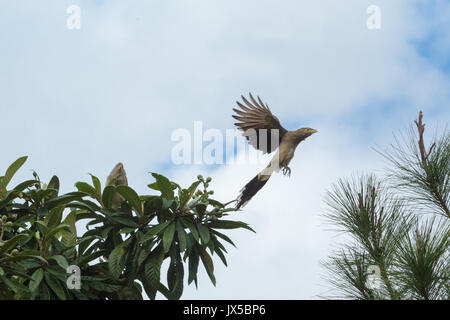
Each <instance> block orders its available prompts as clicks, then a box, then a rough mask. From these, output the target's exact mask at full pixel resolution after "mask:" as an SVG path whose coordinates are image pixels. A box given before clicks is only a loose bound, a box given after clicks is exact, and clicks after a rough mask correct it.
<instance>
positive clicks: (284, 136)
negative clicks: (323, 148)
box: [233, 93, 317, 209]
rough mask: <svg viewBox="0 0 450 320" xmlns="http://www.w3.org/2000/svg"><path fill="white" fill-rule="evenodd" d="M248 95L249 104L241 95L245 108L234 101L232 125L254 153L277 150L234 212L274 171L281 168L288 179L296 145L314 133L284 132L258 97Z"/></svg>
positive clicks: (306, 129)
mask: <svg viewBox="0 0 450 320" xmlns="http://www.w3.org/2000/svg"><path fill="white" fill-rule="evenodd" d="M249 95H250V100H251V102H250V101H248V100H247V99H246V98H245V97H244V96H241V97H242V101H243V102H244V104H245V105H244V104H242V103H240V102H239V101H236V103H237V105H238V106H239V107H240V109H235V108H233V110H234V112H236V114H237V115H233V118H234V119H236V120H238V121H240V122H238V123H235V125H236V126H237V127H238V129H239V130H241V131H243V135H244V136H245V137H246V138H247V140H248V142H249V143H250V145H252V146H253V147H254V148H256V149H257V150H261V151H262V152H263V153H271V152H273V151H275V150H276V149H277V148H278V150H277V152H276V153H275V155H274V156H273V158H272V160H271V161H270V163H269V164H268V165H267V167H266V168H265V169H264V170H262V171H261V172H260V173H258V174H257V175H256V177H254V178H253V179H252V180H251V181H250V182H249V183H247V184H246V185H245V187H244V188H242V190H241V192H240V195H239V197H238V199H237V204H236V209H239V208H241V207H243V206H244V205H245V204H246V203H247V202H248V201H249V200H250V199H251V198H252V197H253V196H254V195H255V194H256V193H257V192H258V191H259V190H260V189H261V188H262V187H263V186H264V185H265V184H266V182H267V181H268V180H269V178H270V176H271V175H272V173H273V172H278V171H279V170H280V168H281V169H282V171H283V174H284V175H286V174H287V175H288V176H290V175H291V169H290V168H289V167H288V165H289V163H290V161H291V160H292V158H293V157H294V152H295V149H296V148H297V146H298V144H299V143H300V142H301V141H303V140H305V139H306V138H307V137H309V136H310V135H312V134H313V133H316V132H317V130H314V129H311V128H301V129H298V130H294V131H288V130H286V129H285V128H283V126H282V125H281V124H280V120H278V118H277V117H276V116H274V115H273V114H272V112H271V111H270V109H269V107H268V105H267V104H264V103H263V102H262V101H261V98H260V97H257V98H258V101H256V100H255V98H253V96H252V94H251V93H250V94H249Z"/></svg>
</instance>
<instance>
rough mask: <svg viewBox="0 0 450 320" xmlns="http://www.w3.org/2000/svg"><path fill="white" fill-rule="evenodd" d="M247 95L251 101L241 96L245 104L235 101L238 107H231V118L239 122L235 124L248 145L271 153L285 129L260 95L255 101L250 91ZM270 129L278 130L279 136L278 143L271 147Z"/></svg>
mask: <svg viewBox="0 0 450 320" xmlns="http://www.w3.org/2000/svg"><path fill="white" fill-rule="evenodd" d="M249 95H250V100H251V102H250V101H248V100H247V99H246V98H245V97H244V96H242V101H243V102H244V104H245V105H244V104H242V103H240V102H239V101H236V103H237V105H238V106H239V107H240V109H235V108H233V110H234V112H236V115H233V118H234V119H236V120H238V121H240V122H238V123H235V125H236V126H237V127H238V129H239V130H241V131H243V135H244V136H245V137H246V138H247V140H248V142H249V143H250V145H252V146H253V147H254V148H256V149H257V150H261V151H262V152H263V153H271V152H272V151H274V150H275V149H276V148H277V147H278V145H279V144H280V143H281V139H282V138H283V136H284V135H285V134H286V132H287V130H286V129H285V128H283V127H282V126H281V124H280V120H278V118H277V117H275V116H274V115H273V114H272V112H271V111H270V109H269V107H268V106H267V104H264V103H263V102H262V100H261V98H260V97H257V98H258V101H257V100H255V98H253V96H252V94H251V93H250V94H249ZM272 129H277V130H278V138H279V139H278V143H277V144H275V145H274V146H273V147H272V134H271V130H272ZM253 130H254V131H253ZM272 149H273V150H272Z"/></svg>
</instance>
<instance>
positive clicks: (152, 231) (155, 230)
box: [141, 221, 172, 242]
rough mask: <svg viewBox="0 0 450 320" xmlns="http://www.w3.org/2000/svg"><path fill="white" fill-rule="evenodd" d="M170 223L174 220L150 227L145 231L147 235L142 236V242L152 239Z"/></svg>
mask: <svg viewBox="0 0 450 320" xmlns="http://www.w3.org/2000/svg"><path fill="white" fill-rule="evenodd" d="M170 223H172V221H166V222H163V223H161V224H157V225H155V226H152V227H150V228H149V229H148V230H147V232H146V233H145V235H144V236H143V237H142V239H141V242H145V241H147V240H150V239H151V238H153V236H155V235H157V234H159V233H160V232H161V231H163V230H164V229H165V228H166V227H167V226H168V225H169V224H170Z"/></svg>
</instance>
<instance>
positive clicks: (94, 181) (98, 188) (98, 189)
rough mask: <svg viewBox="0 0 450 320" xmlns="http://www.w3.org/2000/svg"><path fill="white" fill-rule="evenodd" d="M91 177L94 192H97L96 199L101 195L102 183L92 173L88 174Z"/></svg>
mask: <svg viewBox="0 0 450 320" xmlns="http://www.w3.org/2000/svg"><path fill="white" fill-rule="evenodd" d="M90 176H91V178H92V184H93V185H94V187H95V192H96V193H97V199H101V197H102V184H101V183H100V180H99V179H98V178H97V177H96V176H94V175H93V174H90Z"/></svg>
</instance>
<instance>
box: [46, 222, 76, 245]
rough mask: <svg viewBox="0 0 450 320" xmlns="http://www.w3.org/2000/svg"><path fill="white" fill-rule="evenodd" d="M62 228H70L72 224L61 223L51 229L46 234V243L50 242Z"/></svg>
mask: <svg viewBox="0 0 450 320" xmlns="http://www.w3.org/2000/svg"><path fill="white" fill-rule="evenodd" d="M61 230H70V226H68V225H67V224H60V225H59V226H57V227H55V228H53V229H51V230H50V229H49V231H48V232H47V233H45V234H44V243H48V241H50V240H51V238H52V237H53V236H56V235H57V234H58V233H59V232H60V231H61Z"/></svg>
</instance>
